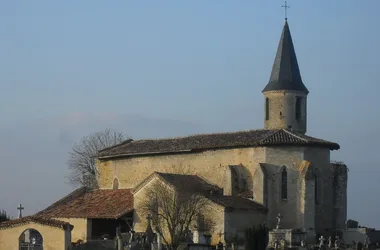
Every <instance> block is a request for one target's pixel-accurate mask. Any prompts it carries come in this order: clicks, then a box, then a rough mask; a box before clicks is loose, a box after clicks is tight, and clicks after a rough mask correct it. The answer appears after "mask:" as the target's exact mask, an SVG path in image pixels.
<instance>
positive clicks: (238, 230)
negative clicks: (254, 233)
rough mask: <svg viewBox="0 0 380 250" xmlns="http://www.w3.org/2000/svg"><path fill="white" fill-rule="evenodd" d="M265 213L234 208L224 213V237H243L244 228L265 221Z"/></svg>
mask: <svg viewBox="0 0 380 250" xmlns="http://www.w3.org/2000/svg"><path fill="white" fill-rule="evenodd" d="M265 221H266V214H262V213H259V212H255V211H247V210H240V209H234V210H232V211H226V212H225V214H224V230H225V232H226V237H227V239H228V237H232V236H234V235H236V236H238V237H239V239H240V240H242V239H244V230H245V229H247V228H252V227H253V226H258V225H260V224H263V223H265Z"/></svg>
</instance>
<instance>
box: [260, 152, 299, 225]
mask: <svg viewBox="0 0 380 250" xmlns="http://www.w3.org/2000/svg"><path fill="white" fill-rule="evenodd" d="M303 152H304V148H301V147H268V148H266V149H265V162H266V163H270V164H272V165H274V166H276V168H275V169H273V171H272V173H271V178H268V187H271V188H270V189H268V191H269V194H268V208H269V213H268V227H270V228H274V227H275V226H276V224H277V219H276V216H277V214H278V213H281V215H282V216H283V218H282V220H281V226H282V227H283V228H297V227H298V226H299V225H298V224H297V212H298V211H299V209H298V207H297V204H298V193H299V179H298V178H299V169H298V166H299V165H300V164H301V162H302V160H303ZM284 167H285V168H286V170H287V175H288V181H287V182H288V188H287V189H288V198H287V199H286V200H283V199H281V171H282V169H283V168H284Z"/></svg>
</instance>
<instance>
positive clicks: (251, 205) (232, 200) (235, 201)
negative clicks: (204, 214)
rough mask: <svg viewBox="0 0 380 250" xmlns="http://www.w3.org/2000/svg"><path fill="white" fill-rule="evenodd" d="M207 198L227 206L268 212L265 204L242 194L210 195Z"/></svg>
mask: <svg viewBox="0 0 380 250" xmlns="http://www.w3.org/2000/svg"><path fill="white" fill-rule="evenodd" d="M207 198H208V199H210V200H211V201H213V202H215V203H216V204H219V205H221V206H223V207H225V208H235V209H246V210H255V211H259V212H261V213H267V212H268V208H266V207H264V206H263V205H261V204H259V203H256V202H255V201H253V200H249V199H246V198H243V197H240V196H226V195H223V196H209V197H207Z"/></svg>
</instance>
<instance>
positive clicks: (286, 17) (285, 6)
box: [281, 1, 290, 20]
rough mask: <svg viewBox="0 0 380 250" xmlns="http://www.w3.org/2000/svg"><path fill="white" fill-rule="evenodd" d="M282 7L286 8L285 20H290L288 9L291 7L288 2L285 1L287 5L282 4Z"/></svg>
mask: <svg viewBox="0 0 380 250" xmlns="http://www.w3.org/2000/svg"><path fill="white" fill-rule="evenodd" d="M281 7H282V8H284V9H285V20H288V9H289V8H290V6H289V5H288V2H287V1H285V5H282V6H281Z"/></svg>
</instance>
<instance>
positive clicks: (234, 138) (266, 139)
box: [98, 129, 339, 159]
mask: <svg viewBox="0 0 380 250" xmlns="http://www.w3.org/2000/svg"><path fill="white" fill-rule="evenodd" d="M284 145H288V146H311V147H312V146H314V147H323V148H329V149H331V150H334V149H339V145H338V144H337V143H333V142H329V141H325V140H321V139H317V138H314V137H310V136H306V135H302V134H297V133H294V132H291V131H288V130H285V129H279V130H266V129H262V130H249V131H239V132H232V133H217V134H201V135H192V136H186V137H177V138H166V139H150V140H137V141H133V140H128V141H125V142H123V143H121V144H118V145H116V146H113V147H110V148H107V149H104V150H102V151H100V152H99V154H98V157H99V158H100V159H105V158H112V157H128V156H138V155H154V154H173V153H181V152H199V151H202V150H209V149H225V148H239V147H262V146H284Z"/></svg>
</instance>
